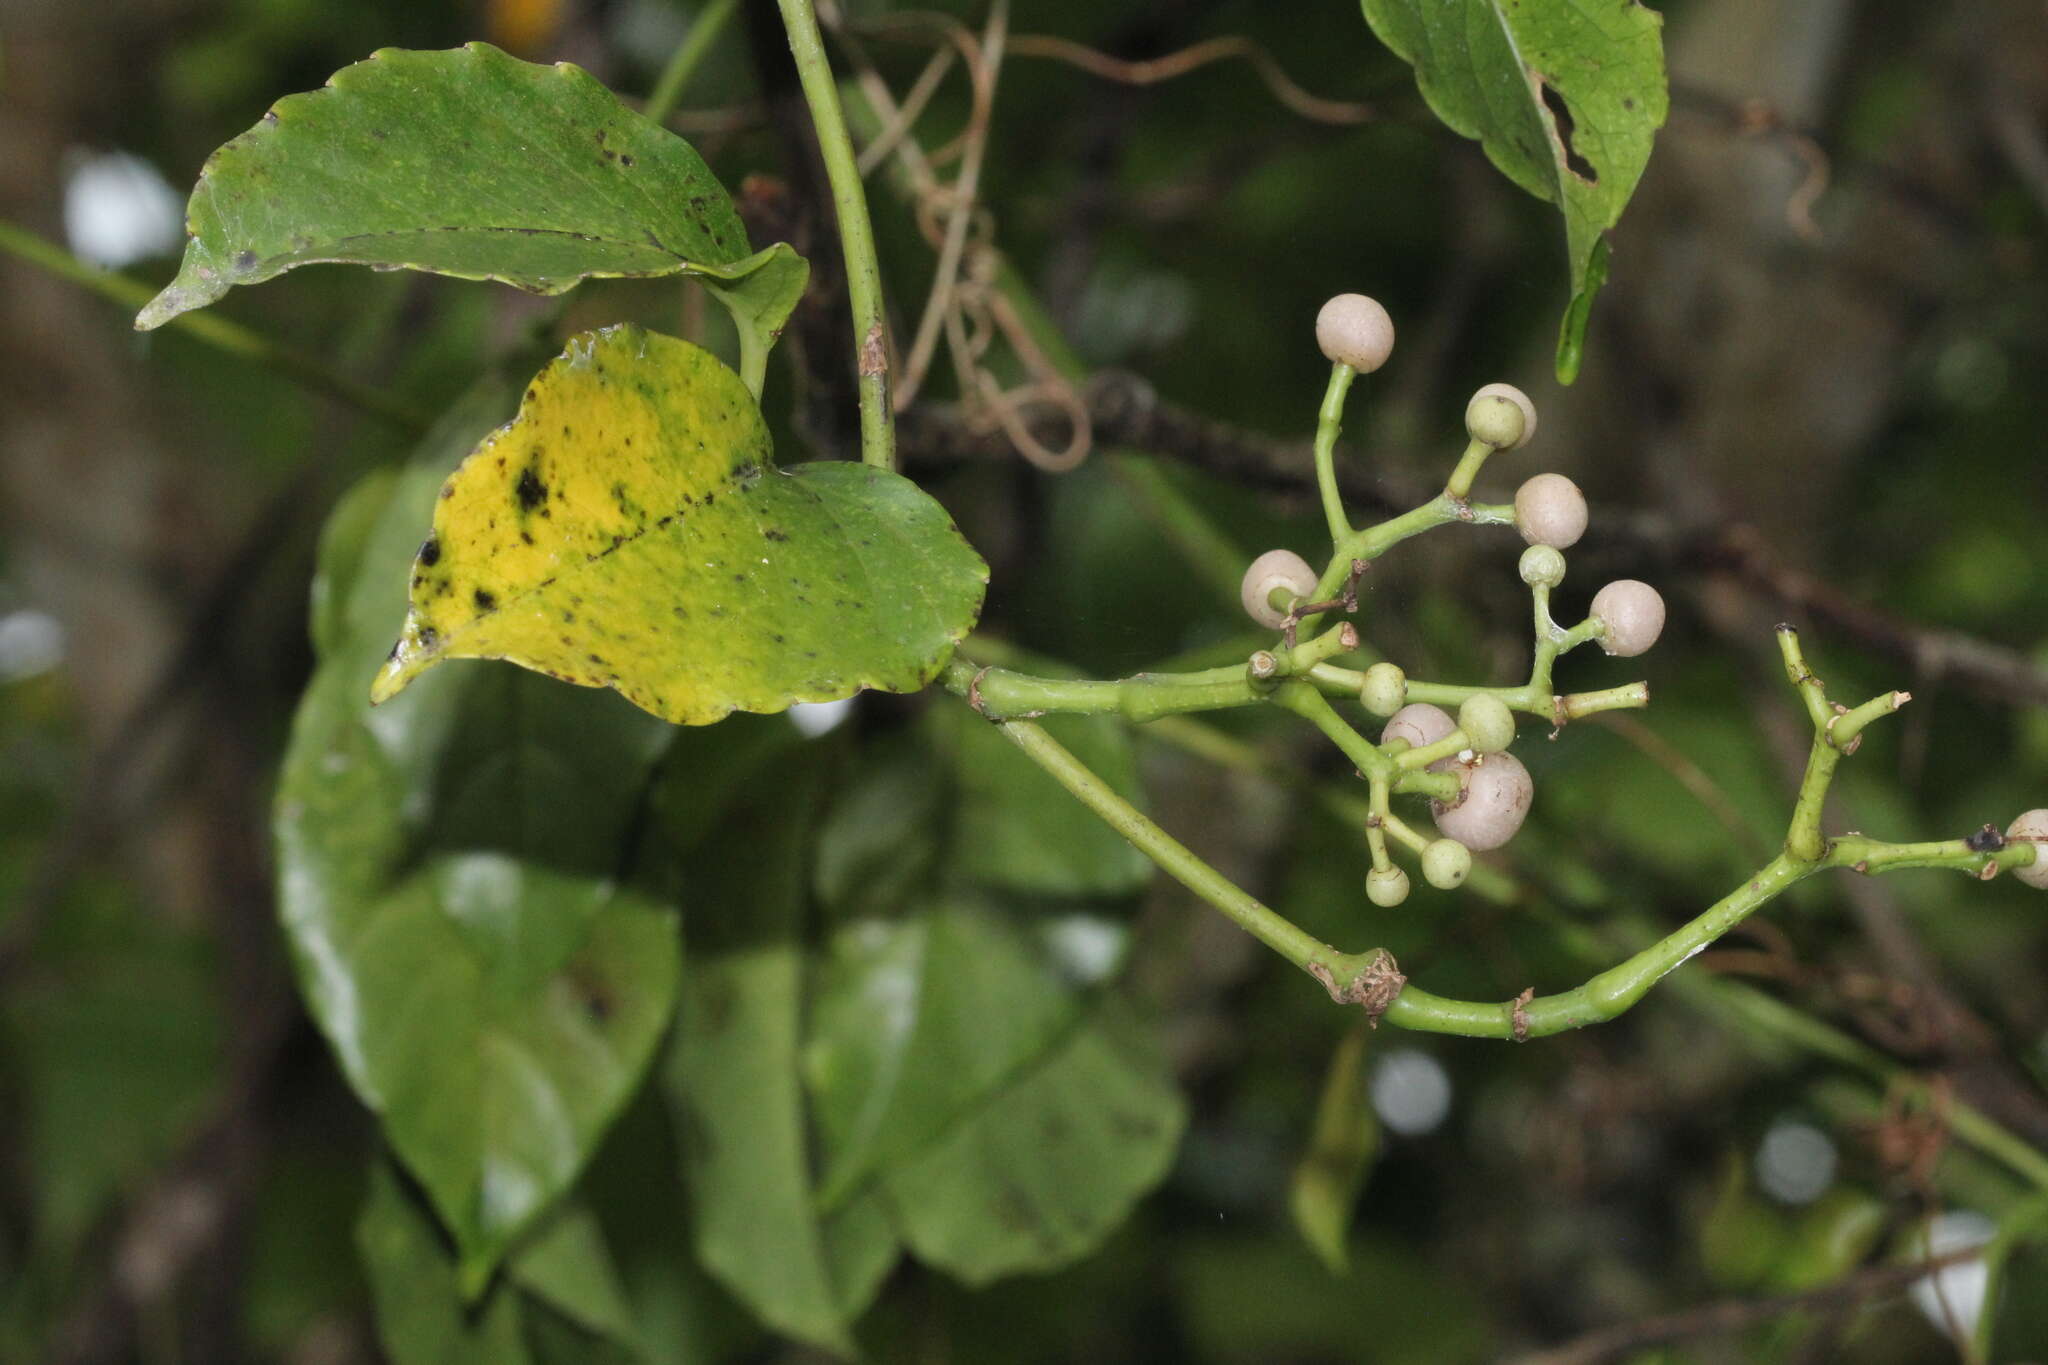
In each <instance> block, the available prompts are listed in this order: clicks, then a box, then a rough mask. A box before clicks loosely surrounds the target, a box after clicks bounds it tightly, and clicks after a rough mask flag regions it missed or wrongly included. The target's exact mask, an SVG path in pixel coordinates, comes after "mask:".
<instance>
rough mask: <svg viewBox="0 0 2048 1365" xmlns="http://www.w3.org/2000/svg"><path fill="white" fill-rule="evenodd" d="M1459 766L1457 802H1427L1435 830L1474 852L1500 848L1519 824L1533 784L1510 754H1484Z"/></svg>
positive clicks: (1530, 797) (1527, 772)
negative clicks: (1448, 804) (1433, 819)
mask: <svg viewBox="0 0 2048 1365" xmlns="http://www.w3.org/2000/svg"><path fill="white" fill-rule="evenodd" d="M1458 766H1459V774H1458V777H1459V785H1460V791H1459V793H1458V801H1457V804H1456V805H1451V806H1447V805H1445V804H1444V803H1443V802H1441V801H1432V802H1430V803H1429V805H1430V811H1431V813H1432V814H1434V815H1435V816H1436V827H1437V830H1438V831H1439V832H1440V833H1441V834H1443V836H1444V837H1445V838H1447V839H1456V840H1457V841H1458V842H1459V843H1461V844H1463V845H1465V847H1467V848H1469V849H1472V850H1473V851H1475V852H1484V851H1485V850H1487V849H1490V848H1499V847H1500V846H1501V845H1502V844H1505V843H1506V842H1507V841H1508V840H1510V839H1512V838H1514V837H1515V831H1516V830H1518V829H1520V828H1521V827H1522V821H1523V820H1524V819H1525V818H1527V816H1528V814H1529V802H1530V800H1531V799H1532V798H1533V797H1534V796H1535V794H1536V784H1535V783H1534V782H1532V781H1531V780H1530V779H1529V770H1528V769H1527V768H1524V767H1523V766H1522V764H1521V760H1519V759H1517V758H1516V757H1515V756H1514V755H1513V754H1487V755H1485V756H1484V757H1482V758H1480V759H1479V760H1478V761H1476V762H1473V763H1461V764H1459V765H1458Z"/></svg>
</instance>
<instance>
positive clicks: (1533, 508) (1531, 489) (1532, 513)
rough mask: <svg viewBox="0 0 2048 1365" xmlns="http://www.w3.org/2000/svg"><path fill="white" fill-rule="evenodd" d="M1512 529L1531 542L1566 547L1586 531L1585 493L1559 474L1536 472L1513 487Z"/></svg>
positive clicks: (1576, 541) (1560, 548)
mask: <svg viewBox="0 0 2048 1365" xmlns="http://www.w3.org/2000/svg"><path fill="white" fill-rule="evenodd" d="M1515 529H1516V530H1518V531H1520V532H1521V533H1522V539H1524V540H1526V541H1528V542H1529V543H1530V544H1531V545H1549V546H1551V547H1553V548H1555V549H1559V550H1563V549H1568V548H1570V547H1571V546H1573V545H1576V544H1578V543H1579V537H1580V536H1582V535H1584V534H1586V495H1585V494H1584V493H1581V492H1580V491H1579V486H1578V485H1577V484H1575V483H1573V482H1572V481H1571V480H1570V479H1567V478H1566V477H1565V476H1564V475H1562V474H1538V475H1537V476H1536V477H1535V478H1533V479H1530V480H1529V481H1528V482H1527V483H1525V484H1523V485H1522V486H1521V487H1520V488H1518V489H1516V490H1515Z"/></svg>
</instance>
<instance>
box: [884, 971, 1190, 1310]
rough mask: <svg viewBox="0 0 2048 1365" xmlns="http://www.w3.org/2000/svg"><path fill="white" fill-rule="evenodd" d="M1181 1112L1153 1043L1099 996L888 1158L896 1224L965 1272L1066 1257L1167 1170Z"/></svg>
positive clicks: (980, 1277)
mask: <svg viewBox="0 0 2048 1365" xmlns="http://www.w3.org/2000/svg"><path fill="white" fill-rule="evenodd" d="M1185 1121H1186V1115H1185V1111H1184V1108H1183V1105H1182V1102H1181V1098H1180V1093H1179V1092H1178V1091H1177V1090H1176V1089H1175V1088H1174V1085H1173V1080H1172V1077H1171V1076H1170V1075H1169V1074H1168V1073H1167V1070H1166V1067H1165V1064H1164V1062H1163V1060H1162V1059H1161V1058H1160V1057H1159V1055H1158V1053H1157V1050H1156V1049H1155V1048H1154V1047H1153V1046H1152V1044H1151V1042H1150V1041H1149V1040H1148V1039H1145V1038H1144V1037H1142V1036H1141V1033H1140V1030H1138V1029H1137V1028H1136V1026H1134V1025H1132V1024H1131V1023H1130V1022H1129V1021H1127V1020H1125V1019H1124V1018H1122V1017H1121V1015H1120V1014H1119V1013H1118V1012H1117V1011H1116V1010H1114V1009H1113V1008H1105V1009H1104V1010H1101V1011H1099V1012H1098V1013H1097V1014H1096V1015H1094V1016H1093V1017H1091V1018H1089V1019H1088V1020H1086V1021H1084V1022H1083V1023H1082V1024H1080V1025H1079V1026H1077V1027H1076V1028H1074V1029H1073V1030H1072V1031H1071V1032H1070V1033H1069V1034H1068V1035H1067V1037H1066V1039H1065V1041H1064V1042H1063V1043H1062V1044H1061V1045H1060V1046H1059V1047H1057V1048H1055V1049H1054V1050H1053V1051H1052V1052H1051V1053H1049V1054H1048V1055H1047V1056H1046V1057H1045V1058H1044V1059H1042V1060H1041V1061H1040V1062H1039V1063H1038V1064H1037V1065H1035V1066H1032V1067H1030V1068H1027V1069H1026V1070H1025V1071H1024V1072H1023V1073H1021V1074H1020V1075H1018V1076H1017V1077H1015V1078H1014V1079H1013V1080H1012V1082H1011V1083H1010V1084H1009V1085H1008V1086H1006V1087H1004V1089H1003V1090H1002V1091H1001V1092H999V1094H998V1095H997V1096H996V1097H994V1098H993V1099H992V1100H991V1101H990V1102H989V1103H987V1104H985V1105H984V1106H982V1107H981V1108H980V1109H978V1110H977V1111H976V1112H975V1113H974V1114H973V1115H971V1116H969V1117H968V1118H966V1119H964V1120H963V1121H961V1122H960V1123H958V1124H957V1125H956V1126H955V1127H954V1128H953V1129H952V1130H951V1131H950V1132H949V1133H948V1134H947V1135H946V1136H945V1137H944V1138H943V1139H942V1140H940V1141H939V1142H938V1143H937V1144H935V1145H934V1146H933V1147H931V1148H930V1149H928V1151H927V1152H926V1154H925V1155H923V1156H922V1157H920V1158H918V1159H917V1160H915V1161H913V1162H910V1163H908V1164H906V1165H904V1166H901V1167H898V1168H897V1169H895V1170H894V1171H892V1172H891V1174H890V1176H889V1182H888V1189H889V1193H890V1196H891V1202H892V1203H893V1204H894V1206H895V1209H896V1212H897V1226H898V1228H899V1229H900V1231H901V1232H902V1234H903V1239H904V1241H905V1242H907V1243H908V1244H909V1246H910V1249H911V1250H912V1251H913V1252H915V1253H916V1254H917V1256H918V1259H920V1260H922V1261H924V1262H925V1263H926V1264H928V1265H932V1266H936V1267H938V1268H939V1269H942V1270H945V1271H947V1272H949V1273H950V1274H953V1275H955V1276H957V1277H959V1278H960V1279H962V1280H965V1281H966V1282H968V1283H969V1284H974V1285H982V1284H987V1283H989V1282H991V1281H993V1280H997V1279H1000V1278H1002V1277H1003V1276H1006V1275H1015V1274H1020V1273H1023V1272H1026V1271H1043V1270H1050V1269H1053V1268H1055V1267H1058V1266H1061V1265H1064V1264H1066V1263H1067V1262H1069V1261H1072V1260H1073V1259H1075V1258H1076V1257H1078V1256H1081V1255H1084V1254H1086V1253H1087V1252H1089V1251H1091V1250H1093V1249H1094V1248H1095V1247H1096V1246H1097V1245H1098V1244H1099V1243H1100V1242H1101V1241H1102V1239H1103V1238H1104V1237H1107V1236H1108V1235H1109V1234H1110V1232H1112V1231H1113V1230H1114V1229H1115V1228H1116V1227H1117V1226H1118V1225H1119V1224H1120V1223H1122V1222H1123V1220H1124V1219H1125V1218H1126V1217H1127V1216H1128V1215H1129V1214H1130V1211H1131V1206H1132V1205H1133V1204H1135V1203H1136V1202H1137V1200H1138V1198H1139V1196H1141V1195H1143V1194H1144V1193H1145V1192H1146V1191H1148V1190H1150V1189H1151V1188H1152V1187H1153V1186H1154V1185H1156V1184H1157V1183H1158V1182H1159V1181H1160V1180H1161V1179H1162V1178H1163V1177H1164V1176H1165V1174H1166V1171H1167V1168H1168V1167H1169V1165H1171V1163H1172V1161H1173V1154H1174V1150H1175V1148H1176V1147H1177V1146H1178V1144H1179V1141H1180V1133H1181V1129H1182V1127H1183V1125H1184V1123H1185Z"/></svg>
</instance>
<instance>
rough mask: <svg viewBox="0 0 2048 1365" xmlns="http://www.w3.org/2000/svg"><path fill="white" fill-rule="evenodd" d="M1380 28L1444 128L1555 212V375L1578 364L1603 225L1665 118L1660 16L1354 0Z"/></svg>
mask: <svg viewBox="0 0 2048 1365" xmlns="http://www.w3.org/2000/svg"><path fill="white" fill-rule="evenodd" d="M1362 3H1363V5H1364V9H1365V18H1366V22H1367V23H1369V24H1371V25H1372V29H1373V32H1374V33H1376V34H1378V35H1379V38H1380V41H1381V42H1383V43H1385V44H1386V45H1387V46H1388V47H1390V48H1392V49H1393V50H1394V52H1395V54H1396V55H1398V56H1399V57H1400V58H1401V59H1402V60H1403V61H1405V62H1407V63H1408V64H1409V65H1411V66H1413V67H1414V68H1415V81H1416V84H1417V85H1419V86H1420V87H1421V89H1422V96H1423V98H1424V99H1426V100H1427V101H1429V107H1430V108H1431V109H1432V110H1434V111H1435V112H1436V115H1437V117H1438V118H1440V119H1442V120H1443V121H1444V123H1445V124H1447V125H1448V126H1449V127H1450V128H1451V129H1452V130H1453V131H1454V132H1457V133H1459V134H1462V135H1463V136H1465V137H1470V138H1477V139H1479V142H1480V145H1481V146H1483V147H1484V148H1485V149H1486V155H1487V156H1488V158H1489V159H1491V160H1492V162H1493V164H1494V165H1495V166H1497V167H1499V168H1500V170H1501V173H1502V174H1504V175H1506V176H1507V177H1508V179H1510V180H1512V181H1514V182H1515V183H1516V184H1517V185H1520V186H1521V187H1522V188H1523V189H1525V190H1527V191H1528V192H1529V193H1531V194H1533V195H1535V196H1536V197H1537V198H1538V199H1546V200H1548V201H1550V202H1551V203H1553V204H1556V205H1557V206H1558V209H1559V211H1560V212H1562V213H1563V214H1564V230H1565V250H1566V252H1567V254H1568V255H1569V256H1570V258H1571V272H1572V300H1571V304H1570V305H1569V307H1568V308H1567V309H1566V311H1565V317H1564V322H1563V325H1562V327H1561V328H1560V331H1559V335H1558V350H1557V377H1558V379H1559V380H1560V381H1562V382H1563V383H1566V384H1569V383H1571V382H1572V380H1573V379H1575V378H1576V377H1577V376H1578V370H1579V362H1580V359H1581V357H1582V355H1583V353H1584V349H1585V338H1586V320H1587V316H1588V313H1589V310H1590V309H1591V307H1592V303H1593V296H1594V294H1595V293H1597V292H1598V291H1599V288H1600V285H1601V283H1602V282H1603V281H1604V280H1605V278H1606V275H1607V238H1606V232H1607V230H1608V229H1609V228H1611V227H1613V226H1614V224H1615V223H1616V222H1617V221H1618V220H1619V219H1620V217H1621V211H1622V209H1623V208H1625V207H1626V206H1627V204H1628V201H1629V196H1630V195H1632V194H1634V193H1635V188H1636V182H1637V181H1638V180H1639V179H1641V178H1642V174H1643V167H1644V166H1645V165H1647V164H1648V162H1649V159H1650V143H1651V140H1652V138H1653V137H1654V135H1655V133H1656V131H1657V129H1658V128H1659V127H1661V126H1662V125H1663V123H1664V115H1665V113H1666V110H1667V108H1668V105H1669V98H1668V95H1667V93H1666V90H1665V84H1664V46H1663V41H1662V37H1661V34H1660V30H1661V28H1662V25H1663V20H1662V19H1661V18H1660V17H1659V16H1658V14H1657V13H1656V11H1654V10H1650V9H1647V8H1645V7H1644V6H1642V5H1641V4H1638V3H1637V0H1602V2H1601V3H1599V4H1590V3H1583V2H1582V0H1362Z"/></svg>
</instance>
